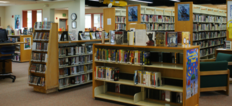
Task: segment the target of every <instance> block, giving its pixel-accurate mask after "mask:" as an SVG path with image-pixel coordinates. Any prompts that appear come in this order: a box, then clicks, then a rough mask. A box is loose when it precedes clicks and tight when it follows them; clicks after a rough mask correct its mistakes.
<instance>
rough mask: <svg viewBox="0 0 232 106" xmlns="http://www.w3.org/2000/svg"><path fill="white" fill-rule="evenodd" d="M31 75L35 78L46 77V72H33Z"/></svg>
mask: <svg viewBox="0 0 232 106" xmlns="http://www.w3.org/2000/svg"><path fill="white" fill-rule="evenodd" d="M31 74H33V75H35V76H45V72H44V73H42V72H31Z"/></svg>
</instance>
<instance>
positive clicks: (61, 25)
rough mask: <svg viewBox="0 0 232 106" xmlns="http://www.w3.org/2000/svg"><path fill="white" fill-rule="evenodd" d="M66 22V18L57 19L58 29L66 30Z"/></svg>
mask: <svg viewBox="0 0 232 106" xmlns="http://www.w3.org/2000/svg"><path fill="white" fill-rule="evenodd" d="M67 22H68V20H67V19H59V29H62V30H64V31H67V30H68V27H67Z"/></svg>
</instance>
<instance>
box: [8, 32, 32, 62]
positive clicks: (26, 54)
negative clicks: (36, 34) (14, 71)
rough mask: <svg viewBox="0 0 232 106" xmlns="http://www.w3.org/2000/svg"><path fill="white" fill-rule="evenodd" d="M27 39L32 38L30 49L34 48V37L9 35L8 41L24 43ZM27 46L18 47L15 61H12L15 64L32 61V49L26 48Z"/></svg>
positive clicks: (20, 45)
mask: <svg viewBox="0 0 232 106" xmlns="http://www.w3.org/2000/svg"><path fill="white" fill-rule="evenodd" d="M25 38H30V40H31V41H30V42H31V44H30V47H32V43H33V39H32V35H9V36H8V39H9V40H10V41H12V39H15V40H16V42H24V39H25ZM24 46H25V44H19V45H16V51H15V53H14V59H13V60H12V61H14V62H28V61H30V60H31V57H30V55H31V50H32V48H30V49H26V48H24Z"/></svg>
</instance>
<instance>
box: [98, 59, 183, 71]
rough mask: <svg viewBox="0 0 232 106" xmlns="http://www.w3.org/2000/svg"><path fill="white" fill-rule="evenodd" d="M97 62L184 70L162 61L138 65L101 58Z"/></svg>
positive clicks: (181, 67)
mask: <svg viewBox="0 0 232 106" xmlns="http://www.w3.org/2000/svg"><path fill="white" fill-rule="evenodd" d="M95 62H99V63H108V64H119V65H130V66H143V67H151V68H163V69H174V70H183V66H180V65H172V64H162V63H157V64H152V65H138V64H128V63H118V62H108V61H99V60H95Z"/></svg>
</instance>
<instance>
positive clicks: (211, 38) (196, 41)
mask: <svg viewBox="0 0 232 106" xmlns="http://www.w3.org/2000/svg"><path fill="white" fill-rule="evenodd" d="M219 38H226V36H224V37H215V38H206V39H200V40H193V42H197V41H202V40H210V39H219Z"/></svg>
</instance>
